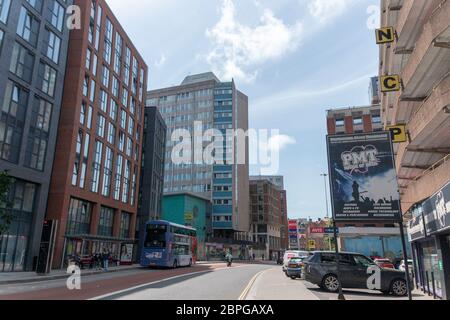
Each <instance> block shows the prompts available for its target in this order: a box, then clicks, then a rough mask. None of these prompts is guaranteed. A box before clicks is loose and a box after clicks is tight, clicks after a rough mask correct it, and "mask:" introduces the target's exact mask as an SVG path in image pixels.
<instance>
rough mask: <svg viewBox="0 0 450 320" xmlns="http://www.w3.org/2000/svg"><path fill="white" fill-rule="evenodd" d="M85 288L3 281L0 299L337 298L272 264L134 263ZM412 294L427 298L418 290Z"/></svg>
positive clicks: (358, 294)
mask: <svg viewBox="0 0 450 320" xmlns="http://www.w3.org/2000/svg"><path fill="white" fill-rule="evenodd" d="M81 285H82V288H81V290H68V289H67V287H66V281H65V280H52V281H44V282H38V283H32V284H27V283H24V284H16V285H3V286H0V300H17V299H25V300H29V299H33V300H34V299H36V300H69V299H70V300H86V299H92V300H234V301H236V300H311V301H312V300H337V295H336V294H331V293H327V292H324V291H322V290H320V289H319V288H318V287H317V286H314V285H312V284H310V283H308V282H305V281H303V280H291V279H290V278H287V277H286V276H285V275H284V273H283V272H282V271H281V267H280V266H275V265H273V264H243V263H236V264H233V267H231V268H227V267H226V266H225V264H224V263H214V264H201V265H196V266H194V267H192V268H181V269H177V270H150V269H142V268H136V269H135V270H127V271H123V272H117V273H108V274H100V275H93V276H85V277H84V278H83V277H82V280H81ZM344 294H345V296H346V299H347V300H386V299H389V300H406V299H407V298H395V297H392V296H385V295H382V294H381V293H378V292H376V291H375V292H373V291H368V290H344ZM414 299H418V300H428V299H431V298H429V297H428V296H424V295H422V294H421V293H415V294H414Z"/></svg>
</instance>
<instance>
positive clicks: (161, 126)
mask: <svg viewBox="0 0 450 320" xmlns="http://www.w3.org/2000/svg"><path fill="white" fill-rule="evenodd" d="M166 131H167V126H166V123H165V122H164V119H163V117H162V116H161V113H160V112H159V111H158V109H157V108H156V107H146V108H145V114H144V140H143V141H144V142H143V144H142V170H141V177H140V179H141V183H140V190H139V202H138V217H137V221H136V239H139V243H138V247H137V252H138V253H139V252H141V250H142V246H143V242H144V235H145V224H146V223H147V222H148V221H150V220H158V219H160V218H161V216H162V201H163V189H164V156H165V150H166ZM137 258H139V256H137Z"/></svg>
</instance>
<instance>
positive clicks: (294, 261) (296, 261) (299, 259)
mask: <svg viewBox="0 0 450 320" xmlns="http://www.w3.org/2000/svg"><path fill="white" fill-rule="evenodd" d="M302 261H303V260H302V259H301V258H293V259H291V260H289V263H299V262H302Z"/></svg>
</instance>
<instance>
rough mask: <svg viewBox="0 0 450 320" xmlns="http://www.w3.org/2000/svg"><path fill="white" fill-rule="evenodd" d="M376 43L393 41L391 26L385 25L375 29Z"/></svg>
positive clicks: (393, 35) (393, 33)
mask: <svg viewBox="0 0 450 320" xmlns="http://www.w3.org/2000/svg"><path fill="white" fill-rule="evenodd" d="M375 33H376V36H377V44H383V43H390V42H394V41H395V31H394V28H393V27H385V28H381V29H377V30H375Z"/></svg>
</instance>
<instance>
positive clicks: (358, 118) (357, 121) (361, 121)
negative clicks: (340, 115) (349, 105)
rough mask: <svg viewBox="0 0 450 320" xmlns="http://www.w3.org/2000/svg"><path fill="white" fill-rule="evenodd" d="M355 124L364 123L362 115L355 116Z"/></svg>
mask: <svg viewBox="0 0 450 320" xmlns="http://www.w3.org/2000/svg"><path fill="white" fill-rule="evenodd" d="M353 124H354V125H360V124H363V119H362V118H361V117H356V118H353Z"/></svg>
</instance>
